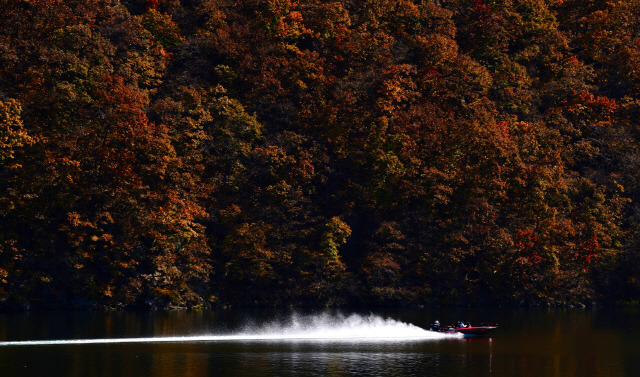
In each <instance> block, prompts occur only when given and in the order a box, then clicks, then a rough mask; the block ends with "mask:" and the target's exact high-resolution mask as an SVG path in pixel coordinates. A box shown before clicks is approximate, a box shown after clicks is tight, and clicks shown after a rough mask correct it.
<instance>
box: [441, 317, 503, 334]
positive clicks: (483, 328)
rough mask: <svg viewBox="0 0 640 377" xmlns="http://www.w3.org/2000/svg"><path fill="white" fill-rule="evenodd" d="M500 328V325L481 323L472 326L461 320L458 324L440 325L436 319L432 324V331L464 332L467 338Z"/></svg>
mask: <svg viewBox="0 0 640 377" xmlns="http://www.w3.org/2000/svg"><path fill="white" fill-rule="evenodd" d="M497 328H498V325H487V324H484V323H483V324H481V325H480V326H472V325H471V324H470V323H467V324H464V323H463V322H459V323H458V324H457V325H455V326H453V325H451V326H444V327H442V326H440V322H438V321H434V322H433V323H432V324H431V328H430V330H431V331H438V332H443V333H446V334H463V335H464V336H465V338H467V337H473V336H485V335H487V334H488V333H489V332H491V331H493V330H495V329H497Z"/></svg>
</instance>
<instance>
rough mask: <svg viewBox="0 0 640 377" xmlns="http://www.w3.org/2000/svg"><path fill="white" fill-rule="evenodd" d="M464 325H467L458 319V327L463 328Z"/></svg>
mask: <svg viewBox="0 0 640 377" xmlns="http://www.w3.org/2000/svg"><path fill="white" fill-rule="evenodd" d="M465 327H467V325H465V324H464V322H462V321H458V328H461V329H463V328H465Z"/></svg>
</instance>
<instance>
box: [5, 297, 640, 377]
mask: <svg viewBox="0 0 640 377" xmlns="http://www.w3.org/2000/svg"><path fill="white" fill-rule="evenodd" d="M639 314H640V313H639V312H638V311H637V310H629V309H627V310H621V309H604V308H600V309H586V310H583V309H571V310H569V309H564V310H524V309H523V310H513V309H477V308H473V309H461V310H447V309H425V310H394V311H379V312H374V313H370V312H367V313H359V314H353V313H345V314H344V315H340V314H336V313H330V314H322V315H320V314H317V313H316V314H314V313H304V314H303V315H297V316H295V317H294V320H291V316H290V315H289V314H288V313H281V312H272V311H254V312H246V311H245V312H234V311H222V312H155V313H108V314H97V313H29V314H23V313H21V314H10V315H0V341H3V342H10V343H2V344H1V345H0V376H3V377H11V376H52V377H53V376H68V377H73V376H83V377H84V376H105V377H106V376H121V377H128V376H136V377H139V376H242V377H244V376H350V375H358V376H509V377H512V376H525V377H526V376H567V377H573V376H580V377H585V376H587V377H588V376H640V315H639ZM383 318H386V320H383ZM433 319H440V321H441V322H454V321H456V320H458V319H464V320H468V321H470V322H471V323H474V322H475V323H479V322H483V321H490V322H498V323H499V324H500V328H499V329H498V330H497V331H496V332H495V333H494V334H493V335H492V337H491V338H471V339H461V338H433V337H432V336H431V335H430V334H429V333H425V332H424V331H423V330H422V329H420V328H419V327H423V328H425V327H428V324H429V322H430V321H431V320H433ZM238 334H240V335H238ZM264 334H268V336H267V337H266V339H265V338H260V336H262V335H264ZM319 334H320V335H319ZM322 334H325V335H326V336H325V335H322ZM205 335H206V336H208V337H203V336H205ZM226 335H234V336H236V337H235V338H228V337H227V338H225V337H224V336H226ZM251 336H254V338H251ZM173 337H186V338H181V339H177V338H173ZM150 338H152V339H150ZM327 338H329V339H327ZM71 339H85V340H86V339H90V341H86V342H85V343H73V342H72V343H53V344H51V343H46V342H42V343H37V342H36V343H21V342H22V341H39V340H71ZM105 339H108V340H111V341H113V343H105ZM119 339H123V341H120V340H119ZM158 340H162V341H158ZM12 342H17V343H12Z"/></svg>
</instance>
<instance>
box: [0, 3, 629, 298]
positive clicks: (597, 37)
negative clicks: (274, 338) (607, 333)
mask: <svg viewBox="0 0 640 377" xmlns="http://www.w3.org/2000/svg"><path fill="white" fill-rule="evenodd" d="M0 20H2V22H1V23H0V308H2V309H5V310H28V309H52V308H80V309H94V310H103V309H128V308H150V309H153V308H208V307H229V306H248V305H252V306H254V305H255V306H314V307H317V306H342V305H359V306H365V305H376V306H379V305H384V306H403V305H431V304H442V305H448V304H449V305H453V304H464V305H498V304H499V305H545V306H546V305H560V306H561V305H593V304H598V305H599V304H610V305H621V304H625V305H636V304H638V302H639V300H640V0H610V1H601V0H0Z"/></svg>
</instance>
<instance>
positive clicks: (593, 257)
mask: <svg viewBox="0 0 640 377" xmlns="http://www.w3.org/2000/svg"><path fill="white" fill-rule="evenodd" d="M599 253H600V243H599V242H598V236H593V237H591V238H589V239H588V240H586V241H581V242H579V243H578V245H577V246H576V251H575V254H574V255H575V258H576V260H577V262H578V263H579V264H580V266H582V268H583V269H584V270H589V269H590V268H591V267H592V265H594V264H595V263H597V262H598V260H599V259H600V254H599Z"/></svg>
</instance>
